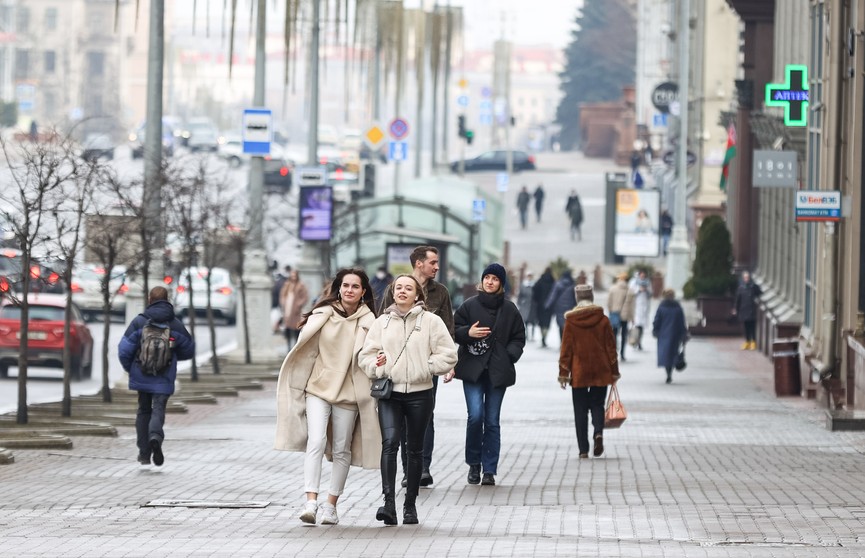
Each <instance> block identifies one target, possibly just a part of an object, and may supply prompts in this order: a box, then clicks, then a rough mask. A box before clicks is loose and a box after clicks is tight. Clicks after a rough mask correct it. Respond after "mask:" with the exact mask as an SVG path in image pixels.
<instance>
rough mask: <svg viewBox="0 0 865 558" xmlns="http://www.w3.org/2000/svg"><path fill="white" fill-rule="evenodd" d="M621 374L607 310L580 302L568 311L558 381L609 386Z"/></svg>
mask: <svg viewBox="0 0 865 558" xmlns="http://www.w3.org/2000/svg"><path fill="white" fill-rule="evenodd" d="M619 376H620V374H619V360H618V356H617V354H616V340H615V338H614V337H613V328H612V326H610V320H609V319H608V318H607V317H606V316H605V315H604V309H603V308H601V307H600V306H596V305H594V304H584V303H580V304H578V305H577V306H576V308H574V309H573V310H571V311H569V312H566V313H565V331H564V334H563V335H562V348H561V353H560V354H559V382H567V383H570V385H571V387H590V386H608V385H610V384H612V383H614V382H615V381H616V380H618V379H619Z"/></svg>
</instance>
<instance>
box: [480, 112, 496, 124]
mask: <svg viewBox="0 0 865 558" xmlns="http://www.w3.org/2000/svg"><path fill="white" fill-rule="evenodd" d="M478 121H479V122H480V123H481V124H482V125H484V126H492V124H493V115H492V114H489V113H488V114H481V115H480V116H478Z"/></svg>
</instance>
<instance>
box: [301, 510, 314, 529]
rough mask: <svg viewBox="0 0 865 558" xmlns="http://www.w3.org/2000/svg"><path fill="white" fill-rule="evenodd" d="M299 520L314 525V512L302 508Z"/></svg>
mask: <svg viewBox="0 0 865 558" xmlns="http://www.w3.org/2000/svg"><path fill="white" fill-rule="evenodd" d="M300 520H301V521H303V522H304V523H310V524H312V525H315V512H314V511H312V510H304V512H303V513H302V514H300Z"/></svg>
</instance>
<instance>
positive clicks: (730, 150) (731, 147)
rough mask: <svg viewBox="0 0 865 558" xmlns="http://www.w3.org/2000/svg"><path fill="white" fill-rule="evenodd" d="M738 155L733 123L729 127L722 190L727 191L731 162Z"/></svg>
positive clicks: (722, 173)
mask: <svg viewBox="0 0 865 558" xmlns="http://www.w3.org/2000/svg"><path fill="white" fill-rule="evenodd" d="M735 156H736V128H734V127H733V124H730V127H729V128H727V149H726V150H725V151H724V166H723V167H722V168H721V190H723V191H724V192H726V191H727V180H728V179H729V176H730V162H731V161H732V160H733V157H735Z"/></svg>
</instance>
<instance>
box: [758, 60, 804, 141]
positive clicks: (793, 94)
mask: <svg viewBox="0 0 865 558" xmlns="http://www.w3.org/2000/svg"><path fill="white" fill-rule="evenodd" d="M785 74H786V76H787V81H785V82H784V83H767V84H766V106H767V107H783V109H784V124H786V125H787V126H805V125H806V124H807V123H808V67H807V66H803V65H800V64H788V65H787V66H786V69H785Z"/></svg>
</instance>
